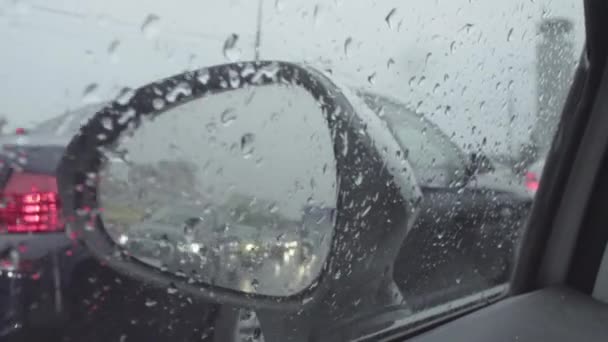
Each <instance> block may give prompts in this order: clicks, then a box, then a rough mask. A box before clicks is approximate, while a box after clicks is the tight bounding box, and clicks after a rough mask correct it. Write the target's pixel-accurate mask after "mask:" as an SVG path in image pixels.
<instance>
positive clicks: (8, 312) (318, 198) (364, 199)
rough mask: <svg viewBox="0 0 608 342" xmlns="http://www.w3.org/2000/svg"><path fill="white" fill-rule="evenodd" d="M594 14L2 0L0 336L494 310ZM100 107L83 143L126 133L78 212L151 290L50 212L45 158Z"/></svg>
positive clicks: (89, 336)
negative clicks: (289, 70) (479, 307)
mask: <svg viewBox="0 0 608 342" xmlns="http://www.w3.org/2000/svg"><path fill="white" fill-rule="evenodd" d="M582 6H583V4H582V2H581V1H577V0H535V1H527V0H521V1H502V2H496V1H472V0H450V1H447V0H438V1H409V2H407V3H404V2H403V1H397V0H376V1H374V2H365V3H364V2H357V1H346V0H327V1H314V2H310V1H304V0H257V1H243V0H240V1H239V0H231V1H211V0H183V1H181V2H180V3H179V4H174V3H170V2H167V1H163V0H145V1H137V2H125V1H118V0H106V1H101V0H99V1H77V0H64V1H55V2H48V1H43V0H0V37H1V39H0V41H2V43H3V47H4V49H3V53H0V78H1V79H2V80H3V81H2V82H0V133H1V134H0V170H1V172H0V173H1V174H0V340H8V339H14V340H17V341H30V340H41V339H44V340H47V341H64V342H67V341H121V342H126V341H140V340H141V341H143V340H153V341H157V340H158V341H172V340H175V341H267V342H276V341H280V342H282V341H287V340H289V339H293V340H318V341H336V340H337V341H340V340H355V339H358V338H363V337H370V338H374V337H375V334H378V333H386V331H388V330H391V329H393V328H397V327H401V326H406V327H410V326H415V325H416V324H418V323H420V322H423V321H425V322H426V321H427V320H428V319H429V318H436V317H442V316H443V315H446V314H448V313H452V312H454V311H455V310H458V309H459V308H461V307H467V306H470V305H472V304H474V303H478V302H484V303H485V302H487V303H489V302H491V301H493V300H496V299H497V298H500V297H501V295H503V294H505V293H507V290H508V287H509V276H510V275H511V273H512V271H513V265H514V263H515V251H516V250H517V248H518V243H519V241H520V237H521V236H522V234H523V232H524V230H525V229H526V220H527V217H528V215H529V213H530V209H531V207H532V204H533V202H534V200H535V194H536V191H537V190H538V187H539V184H540V180H541V175H542V171H543V168H544V165H545V158H546V155H547V153H548V151H549V148H550V146H551V143H552V141H553V138H554V134H555V131H556V129H557V126H558V124H559V122H560V119H561V117H560V115H561V112H562V107H563V104H564V101H565V97H566V95H567V93H568V90H569V88H570V86H571V85H572V77H573V74H574V70H575V68H576V67H577V65H578V62H579V60H580V57H581V54H582V52H583V47H584V41H585V27H584V15H583V8H582ZM250 61H257V62H260V61H268V64H264V63H265V62H260V63H257V64H256V63H251V64H249V63H247V62H250ZM276 61H285V62H289V63H293V64H294V65H297V66H298V67H299V68H301V69H298V70H300V71H299V72H297V73H296V74H298V73H299V74H300V75H297V76H302V74H304V71H306V72H309V73H310V74H311V75H313V76H314V79H315V80H316V82H312V81H311V82H305V81H302V80H303V78H302V79H298V82H288V81H286V80H285V78H282V77H284V76H285V75H284V74H281V73H282V72H284V70H282V71H280V72H279V71H278V70H279V69H280V68H278V67H277V63H276ZM224 64H227V65H228V66H225V67H224V68H219V69H217V70H223V71H225V72H226V73H227V77H225V78H221V79H220V78H218V79H214V78H213V77H214V76H217V75H216V74H215V73H209V70H211V69H210V68H211V67H214V66H218V65H224ZM214 70H216V69H214ZM235 70H238V72H236V71H235ZM302 70H304V71H302ZM181 73H184V74H183V75H185V76H184V77H183V80H184V82H177V83H176V84H172V85H171V87H170V89H168V91H166V90H167V89H161V88H162V87H161V86H162V85H166V84H167V83H166V82H167V81H166V78H167V77H171V76H174V75H178V74H181ZM277 75H279V76H277ZM296 78H297V77H296ZM243 80H247V81H246V82H245V81H243ZM268 80H272V82H274V83H272V82H271V83H269V84H264V85H262V84H261V83H263V82H264V81H268ZM309 81H310V80H309ZM269 82H270V81H269ZM244 83H246V84H244ZM146 84H149V85H150V88H149V89H152V90H150V93H145V92H140V93H138V92H137V91H136V90H137V89H138V88H139V87H142V86H144V85H146ZM212 86H215V87H216V88H217V89H221V91H215V92H214V91H207V90H209V89H211V87H212ZM306 87H308V88H306ZM201 89H205V91H201ZM310 89H313V90H315V91H312V92H311V91H310ZM319 89H321V90H320V91H319ZM199 91H200V92H199ZM144 93H145V94H147V95H149V96H150V98H149V99H148V98H145V97H138V96H143V95H142V94H144ZM145 94H144V95H145ZM320 94H324V95H320ZM189 96H192V97H193V98H191V99H189V100H188V101H186V102H184V103H180V102H179V101H180V99H182V98H184V97H189ZM133 98H137V99H138V101H140V99H141V98H144V100H145V101H144V100H141V102H142V103H144V102H146V101H147V100H150V103H149V105H145V104H140V105H141V106H139V107H137V106H131V105H132V103H131V102H129V101H131V99H133ZM112 104H113V105H115V106H116V107H112V110H110V111H108V108H109V107H107V106H108V105H112ZM135 107H137V110H136V108H135ZM104 108H105V109H104ZM116 108H120V111H119V110H117V109H116ZM141 108H144V110H142V109H141ZM102 109H104V110H105V111H106V112H107V113H110V112H111V113H113V115H114V116H113V117H112V119H111V120H104V121H103V122H100V125H101V126H100V127H103V128H104V129H106V130H107V132H105V133H100V134H98V135H97V136H95V137H90V138H91V139H97V140H99V141H103V140H104V139H110V138H111V137H112V135H111V134H109V133H108V132H112V130H113V129H114V128H116V127H118V126H120V127H123V126H124V127H127V128H128V130H127V131H128V132H127V133H125V136H124V137H122V138H121V139H120V141H119V143H118V144H116V145H120V146H112V149H110V148H107V149H100V150H99V151H100V153H102V152H103V153H107V154H108V155H107V156H106V157H107V158H106V159H104V160H103V163H100V164H103V168H102V169H101V171H100V172H99V173H98V174H97V173H96V174H86V175H82V177H84V178H85V179H86V180H85V181H83V182H84V184H86V185H87V186H99V191H98V192H97V193H96V196H98V199H99V202H100V203H101V204H102V206H101V207H100V208H94V209H92V208H87V210H88V211H91V210H93V211H95V210H96V211H98V214H99V218H100V220H103V222H104V225H105V226H104V227H105V228H107V229H108V231H109V233H110V234H109V238H110V239H111V240H112V241H113V242H114V243H115V244H116V245H117V246H119V247H120V248H123V247H124V248H123V249H119V248H118V247H117V249H116V254H117V255H121V256H124V255H128V256H129V257H132V258H135V259H137V260H138V262H140V263H142V264H145V265H146V266H147V267H150V268H153V269H154V270H155V272H156V273H155V274H156V275H157V276H158V277H165V276H167V275H171V276H172V277H173V278H171V279H172V280H170V281H167V282H165V283H164V285H163V286H159V284H158V282H156V281H153V280H150V279H143V278H142V277H140V276H138V275H137V274H136V275H134V274H132V273H133V272H131V273H129V272H125V271H124V270H123V269H118V268H113V267H110V266H109V264H108V263H107V260H104V259H103V258H100V256H99V255H96V254H94V253H92V252H91V250H90V249H88V248H87V247H86V244H85V243H84V242H83V241H82V237H81V236H77V234H75V233H74V232H75V230H73V229H71V228H72V225H73V224H74V222H75V221H77V220H75V218H74V217H64V216H63V215H64V214H63V213H64V211H63V209H65V208H64V205H65V203H66V202H65V201H64V199H62V198H61V196H60V194H59V193H60V191H59V190H60V189H58V184H57V178H58V176H60V175H58V171H57V170H58V166H59V163H60V161H61V158H62V157H63V156H64V155H65V151H66V147H67V146H68V144H69V142H70V141H71V139H72V138H73V137H75V136H78V135H79V130H80V129H81V127H82V125H83V124H86V123H87V122H88V121H89V120H90V119H91V118H93V117H94V116H95V114H96V113H98V112H99V111H100V110H102ZM106 112H104V113H106ZM152 113H154V115H153V114H152ZM145 115H148V116H149V117H146V118H144V119H141V117H143V116H145ZM348 115H352V117H348ZM119 117H120V118H121V120H122V119H124V120H125V121H120V120H119V119H118V118H119ZM134 118H136V119H134ZM139 119H141V121H138V120H139ZM129 120H132V121H129ZM135 122H137V124H135ZM366 139H367V140H366ZM69 157H75V156H69ZM387 175H390V177H389V176H387ZM409 176H412V177H413V178H414V181H411V184H413V185H412V186H411V187H409V186H408V187H406V186H404V184H406V185H410V183H408V182H409V181H410V180H411V178H407V177H409ZM414 183H415V184H414ZM80 185H82V184H79V186H80ZM395 189H398V190H399V191H401V194H409V195H411V196H412V197H416V198H417V200H416V201H415V208H414V209H415V210H413V209H412V210H411V211H410V210H409V209H408V210H405V209H404V210H401V209H403V208H405V205H403V206H402V207H400V205H402V204H403V203H405V202H406V200H405V199H404V198H405V195H404V198H397V197H395V196H396V195H395V194H396V193H398V192H399V191H397V190H395ZM77 190H78V191H80V190H81V189H77ZM391 196H393V197H391ZM402 202H403V203H402ZM378 208H380V209H378ZM387 208H388V209H387ZM395 208H397V209H395ZM400 210H401V211H400ZM78 214H79V215H80V214H82V213H81V212H79V213H78ZM409 219H411V222H410V221H409ZM395 227H397V228H398V229H397V228H395ZM87 228H89V229H94V228H95V226H94V224H92V223H91V226H90V227H89V226H87ZM105 228H104V229H105ZM391 229H392V230H391ZM340 234H342V235H340ZM121 253H122V254H121ZM138 258H139V259H138ZM338 258H342V259H338ZM389 259H390V260H389ZM336 260H339V261H336ZM386 260H389V261H386ZM178 282H183V283H185V284H186V285H192V286H194V285H196V286H199V285H200V284H203V285H200V286H199V288H200V289H201V290H200V291H201V292H205V291H207V290H208V289H209V288H215V289H220V290H221V291H220V293H221V294H222V295H219V296H216V297H215V298H210V297H206V299H202V298H203V297H202V295H200V296H199V295H197V293H194V294H193V293H192V292H190V293H187V292H185V291H183V290H182V289H181V288H180V286H178V285H180V284H178ZM193 284H194V285H193ZM336 284H339V285H336ZM197 290H198V289H197ZM205 293H207V292H205ZM237 295H242V296H241V297H238V298H239V300H235V299H234V298H235V297H234V296H237ZM229 299H230V300H229ZM268 301H274V302H273V303H274V304H276V305H274V306H272V305H270V304H268ZM259 303H263V304H264V305H266V304H268V305H267V306H264V305H262V304H259ZM277 303H278V304H277ZM279 304H281V305H283V306H284V308H282V307H281V308H280V309H281V310H283V311H281V310H279V309H277V308H278V307H280V306H281V305H279ZM288 308H289V310H291V311H289V310H288ZM294 322H295V323H294ZM309 323H310V324H309ZM290 324H294V325H296V326H291V325H290ZM281 328H282V329H283V331H282V332H280V333H279V331H281ZM281 334H282V335H281ZM285 335H289V336H285Z"/></svg>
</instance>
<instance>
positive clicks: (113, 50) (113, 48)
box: [108, 39, 120, 63]
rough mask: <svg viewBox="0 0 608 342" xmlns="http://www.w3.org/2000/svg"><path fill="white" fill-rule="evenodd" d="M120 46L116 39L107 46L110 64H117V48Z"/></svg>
mask: <svg viewBox="0 0 608 342" xmlns="http://www.w3.org/2000/svg"><path fill="white" fill-rule="evenodd" d="M119 46H120V41H119V40H118V39H115V40H113V41H112V42H111V43H110V46H108V55H110V61H111V62H112V63H118V53H117V50H118V47H119Z"/></svg>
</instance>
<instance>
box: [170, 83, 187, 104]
mask: <svg viewBox="0 0 608 342" xmlns="http://www.w3.org/2000/svg"><path fill="white" fill-rule="evenodd" d="M190 95H192V87H190V85H189V84H188V83H186V82H181V83H179V84H178V85H176V86H175V87H174V88H173V89H171V91H170V92H169V93H168V94H167V96H165V98H166V99H167V101H168V102H169V103H172V102H175V101H176V100H177V99H179V98H181V97H188V96H190Z"/></svg>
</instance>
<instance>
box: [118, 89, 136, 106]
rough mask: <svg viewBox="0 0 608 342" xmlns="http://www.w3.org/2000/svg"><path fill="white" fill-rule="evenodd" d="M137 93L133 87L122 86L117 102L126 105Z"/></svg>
mask: <svg viewBox="0 0 608 342" xmlns="http://www.w3.org/2000/svg"><path fill="white" fill-rule="evenodd" d="M134 95H135V91H134V90H133V89H131V88H122V89H121V90H120V92H119V93H118V96H117V97H116V102H118V103H119V104H121V105H123V106H124V105H126V104H128V103H129V101H131V99H132V98H133V96H134Z"/></svg>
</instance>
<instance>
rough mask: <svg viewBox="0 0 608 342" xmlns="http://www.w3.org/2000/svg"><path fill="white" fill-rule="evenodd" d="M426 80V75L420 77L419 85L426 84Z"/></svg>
mask: <svg viewBox="0 0 608 342" xmlns="http://www.w3.org/2000/svg"><path fill="white" fill-rule="evenodd" d="M424 81H426V77H424V76H422V77H420V79H419V80H418V86H422V85H423V84H424Z"/></svg>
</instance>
